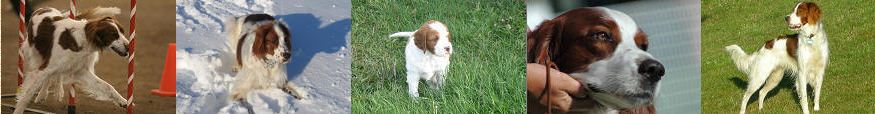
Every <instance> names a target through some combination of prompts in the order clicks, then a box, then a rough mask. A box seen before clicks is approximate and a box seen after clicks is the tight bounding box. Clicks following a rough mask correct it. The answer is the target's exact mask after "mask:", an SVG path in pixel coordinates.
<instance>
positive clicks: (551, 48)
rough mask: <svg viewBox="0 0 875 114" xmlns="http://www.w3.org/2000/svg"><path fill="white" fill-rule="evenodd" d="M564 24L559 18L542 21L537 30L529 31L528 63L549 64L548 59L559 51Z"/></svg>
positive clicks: (527, 45)
mask: <svg viewBox="0 0 875 114" xmlns="http://www.w3.org/2000/svg"><path fill="white" fill-rule="evenodd" d="M562 29H563V27H562V24H561V23H560V21H558V20H546V21H544V22H541V25H539V26H538V27H537V28H535V30H533V31H532V32H529V33H528V36H527V38H526V39H527V40H526V51H527V53H528V55H527V57H526V61H527V62H528V63H538V64H547V63H546V60H547V59H548V58H552V57H553V55H551V54H556V53H558V50H559V49H558V44H556V42H555V41H559V40H560V39H561V37H562V35H561V33H562Z"/></svg>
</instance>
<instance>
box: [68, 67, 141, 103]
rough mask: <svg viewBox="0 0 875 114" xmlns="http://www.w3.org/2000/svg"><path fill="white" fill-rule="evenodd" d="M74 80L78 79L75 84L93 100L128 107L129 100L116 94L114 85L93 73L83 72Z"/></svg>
mask: <svg viewBox="0 0 875 114" xmlns="http://www.w3.org/2000/svg"><path fill="white" fill-rule="evenodd" d="M73 78H78V79H75V80H76V81H77V83H75V84H76V85H79V86H78V87H79V88H80V90H82V91H83V92H85V94H86V95H88V96H90V97H91V98H94V99H95V100H101V101H114V102H115V103H116V105H118V106H120V107H127V104H128V100H126V99H125V98H124V97H122V95H121V94H119V93H118V92H116V90H115V88H113V87H112V85H109V83H106V81H103V79H100V77H97V75H95V74H94V73H93V72H90V71H82V72H79V75H77V76H73Z"/></svg>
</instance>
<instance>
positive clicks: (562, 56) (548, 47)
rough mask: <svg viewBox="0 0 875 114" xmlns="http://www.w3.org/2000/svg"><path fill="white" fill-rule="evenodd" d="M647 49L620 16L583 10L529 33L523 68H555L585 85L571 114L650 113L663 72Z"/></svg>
mask: <svg viewBox="0 0 875 114" xmlns="http://www.w3.org/2000/svg"><path fill="white" fill-rule="evenodd" d="M647 47H648V39H647V34H646V33H644V31H642V30H641V29H640V28H638V25H637V24H635V21H634V20H632V18H631V17H629V16H628V15H626V14H625V13H623V12H619V11H616V10H612V9H608V8H604V7H586V8H578V9H572V10H568V11H566V12H564V13H562V14H561V15H559V16H557V17H555V18H553V19H552V20H546V21H544V22H542V23H541V24H540V25H539V26H538V27H537V28H536V29H535V30H534V31H532V32H531V33H529V34H528V37H527V53H528V56H527V62H528V63H538V64H543V65H547V64H549V63H555V65H556V69H558V70H559V71H561V72H563V73H567V74H569V75H571V76H572V77H574V78H575V79H579V80H580V81H581V84H586V85H587V87H588V88H586V89H587V90H586V91H588V92H586V95H585V96H576V97H577V99H575V101H574V103H572V108H571V112H572V113H616V112H618V111H641V113H646V112H651V113H653V112H654V111H655V110H654V107H653V105H652V104H653V99H654V98H655V96H656V93H657V88H658V85H659V80H661V79H662V76H663V75H664V74H665V69H664V68H663V65H662V63H660V62H659V60H657V59H656V58H654V57H653V56H652V55H650V53H648V52H647ZM548 61H549V62H548ZM548 66H549V65H548ZM641 107H644V108H641ZM638 109H643V110H638Z"/></svg>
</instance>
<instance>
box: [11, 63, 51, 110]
mask: <svg viewBox="0 0 875 114" xmlns="http://www.w3.org/2000/svg"><path fill="white" fill-rule="evenodd" d="M42 73H43V72H32V73H28V74H31V75H29V76H27V77H26V78H25V80H24V83H23V84H22V86H21V90H23V92H19V93H18V94H17V95H16V96H17V97H18V101H17V103H16V104H15V110H14V111H13V112H12V113H13V114H22V113H24V110H25V108H27V105H28V104H30V100H32V99H33V97H34V96H33V95H34V94H36V93H37V92H38V90H40V88H42V85H43V80H45V78H46V76H47V75H44V74H42Z"/></svg>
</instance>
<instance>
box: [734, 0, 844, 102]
mask: <svg viewBox="0 0 875 114" xmlns="http://www.w3.org/2000/svg"><path fill="white" fill-rule="evenodd" d="M820 16H821V14H820V9H819V8H818V7H817V5H816V4H814V3H811V2H802V3H799V4H796V7H795V8H794V10H793V13H790V15H788V16H787V17H786V18H785V19H786V21H787V24H788V26H789V27H790V29H791V30H794V31H798V34H793V35H786V36H781V37H779V38H777V39H773V40H769V41H767V42H766V44H765V45H763V46H762V47H760V49H759V51H756V52H754V53H751V54H750V55H748V54H747V53H745V52H744V50H742V49H741V47H739V46H738V45H730V46H726V47H725V49H726V51H727V52H728V53H729V54H730V55H731V56H732V61H733V62H734V63H735V65H736V67H738V69H739V70H741V71H742V72H744V73H745V74H747V75H748V79H749V80H750V81H748V82H749V83H748V85H747V90H745V92H744V97H742V100H741V101H742V102H741V112H740V113H742V114H743V113H744V112H745V108H746V107H747V101H748V99H749V98H750V97H751V95H753V93H754V92H755V91H756V90H757V89H760V87H762V89H760V91H759V95H760V96H759V101H758V102H759V109H762V108H763V99H764V98H765V97H766V94H767V93H768V92H769V91H770V90H772V89H774V88H775V86H777V85H778V83H779V82H781V79H782V78H783V76H784V73H785V71H787V72H790V73H792V74H795V75H796V78H795V79H796V92H797V94H798V95H799V103H800V104H801V105H802V112H803V113H805V114H807V113H808V90H807V86H808V84H811V86H812V87H814V110H815V111H817V110H820V103H819V101H820V89H821V84H822V83H821V82H823V74H824V72H825V71H826V65H827V64H828V62H829V48H828V47H827V38H826V32H825V31H824V29H823V23H821V19H820Z"/></svg>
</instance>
